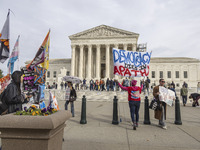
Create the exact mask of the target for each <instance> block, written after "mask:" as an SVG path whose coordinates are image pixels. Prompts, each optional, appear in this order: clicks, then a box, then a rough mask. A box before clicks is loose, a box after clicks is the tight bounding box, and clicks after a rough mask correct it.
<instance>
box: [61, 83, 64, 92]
mask: <svg viewBox="0 0 200 150" xmlns="http://www.w3.org/2000/svg"><path fill="white" fill-rule="evenodd" d="M60 86H61V90H63V86H64V83H63V82H61V84H60Z"/></svg>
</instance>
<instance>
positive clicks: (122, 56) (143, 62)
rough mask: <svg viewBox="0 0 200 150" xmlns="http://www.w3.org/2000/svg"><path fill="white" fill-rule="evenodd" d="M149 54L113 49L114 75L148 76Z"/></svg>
mask: <svg viewBox="0 0 200 150" xmlns="http://www.w3.org/2000/svg"><path fill="white" fill-rule="evenodd" d="M150 60H151V52H150V53H149V52H133V51H126V50H120V49H113V62H114V74H115V75H120V76H125V77H141V76H142V77H144V76H148V75H149V64H150Z"/></svg>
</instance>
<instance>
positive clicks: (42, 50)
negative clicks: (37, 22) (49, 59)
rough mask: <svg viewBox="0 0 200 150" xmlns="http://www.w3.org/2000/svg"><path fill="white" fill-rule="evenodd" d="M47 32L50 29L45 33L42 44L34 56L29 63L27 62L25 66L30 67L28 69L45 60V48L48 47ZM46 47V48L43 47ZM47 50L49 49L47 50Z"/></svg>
mask: <svg viewBox="0 0 200 150" xmlns="http://www.w3.org/2000/svg"><path fill="white" fill-rule="evenodd" d="M49 34H50V30H49V32H48V33H47V35H46V37H45V39H44V41H43V43H42V45H41V46H40V48H39V50H38V51H37V53H36V55H35V58H34V59H33V60H32V61H31V63H30V64H28V65H27V66H26V67H27V68H30V69H33V68H34V66H36V65H38V64H41V63H43V62H44V61H45V56H46V55H45V50H46V49H47V48H48V49H49V47H48V41H49ZM45 48H46V49H45ZM48 52H49V51H48Z"/></svg>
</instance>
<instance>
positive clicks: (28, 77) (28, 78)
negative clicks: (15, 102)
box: [21, 67, 38, 94]
mask: <svg viewBox="0 0 200 150" xmlns="http://www.w3.org/2000/svg"><path fill="white" fill-rule="evenodd" d="M21 71H22V72H23V76H24V81H23V88H24V92H28V93H29V94H32V93H33V92H34V91H37V90H38V86H37V85H35V84H34V79H35V76H34V75H35V73H34V71H32V70H28V69H27V68H26V67H23V68H22V69H21Z"/></svg>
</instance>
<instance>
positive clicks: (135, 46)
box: [132, 44, 137, 52]
mask: <svg viewBox="0 0 200 150" xmlns="http://www.w3.org/2000/svg"><path fill="white" fill-rule="evenodd" d="M132 47H133V51H134V52H135V51H136V48H137V45H136V44H132Z"/></svg>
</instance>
